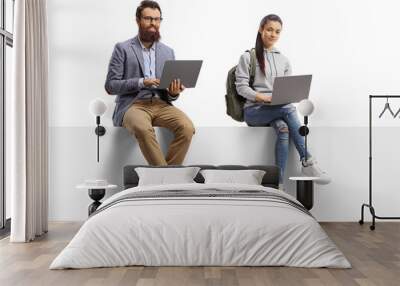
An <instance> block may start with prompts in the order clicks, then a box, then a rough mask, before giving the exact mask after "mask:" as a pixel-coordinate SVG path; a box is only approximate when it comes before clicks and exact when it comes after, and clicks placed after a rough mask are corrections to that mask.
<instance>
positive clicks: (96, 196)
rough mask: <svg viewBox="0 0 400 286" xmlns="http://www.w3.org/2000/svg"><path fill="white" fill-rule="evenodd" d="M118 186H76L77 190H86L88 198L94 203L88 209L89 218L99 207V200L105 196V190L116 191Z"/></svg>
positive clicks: (85, 184)
mask: <svg viewBox="0 0 400 286" xmlns="http://www.w3.org/2000/svg"><path fill="white" fill-rule="evenodd" d="M117 187H118V186H117V185H110V184H105V185H95V184H87V183H84V184H80V185H77V186H76V188H77V189H87V190H88V194H89V197H90V198H91V199H92V200H93V201H94V202H93V203H92V204H91V205H89V207H88V214H89V216H90V215H91V214H92V213H93V212H95V211H96V209H97V208H98V207H99V206H100V205H101V202H100V200H101V199H102V198H104V195H105V194H106V190H107V189H116V188H117Z"/></svg>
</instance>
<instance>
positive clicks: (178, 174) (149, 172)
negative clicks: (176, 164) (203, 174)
mask: <svg viewBox="0 0 400 286" xmlns="http://www.w3.org/2000/svg"><path fill="white" fill-rule="evenodd" d="M199 170H200V168H199V167H182V168H151V167H150V168H145V167H137V168H135V171H136V173H137V174H138V176H139V184H138V185H139V186H148V185H167V184H187V183H195V181H194V180H193V179H194V178H195V177H196V175H197V173H198V172H199Z"/></svg>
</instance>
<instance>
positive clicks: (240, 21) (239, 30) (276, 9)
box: [48, 0, 400, 126]
mask: <svg viewBox="0 0 400 286" xmlns="http://www.w3.org/2000/svg"><path fill="white" fill-rule="evenodd" d="M138 3H139V1H133V0H128V1H127V0H113V1H106V0H85V1H81V0H51V1H48V9H49V37H50V60H51V63H50V72H51V74H50V81H51V83H52V84H51V86H50V124H51V126H87V125H90V124H92V122H93V119H92V118H91V116H90V115H89V114H88V112H87V105H88V103H89V102H90V100H92V99H93V98H95V97H98V96H100V97H103V98H104V99H107V100H109V101H112V100H113V99H112V97H110V96H108V95H106V94H105V92H104V88H103V85H104V80H105V76H106V72H107V65H108V61H109V59H110V56H111V53H112V50H113V47H114V44H115V43H116V42H118V41H124V40H126V39H128V38H131V37H133V36H135V35H136V33H137V26H136V23H135V18H134V15H135V10H136V6H137V5H138ZM159 3H160V5H161V8H162V10H163V16H164V18H165V20H164V21H163V23H162V26H161V34H162V37H163V41H164V42H165V43H166V44H168V45H170V46H171V47H173V48H174V49H175V52H176V55H177V58H179V59H203V60H204V66H203V68H202V71H201V75H200V78H199V81H198V86H197V87H196V89H191V90H187V91H185V93H184V94H183V95H182V97H181V99H180V100H179V102H177V106H179V107H181V108H182V109H183V110H185V111H186V112H187V113H188V114H189V115H190V117H191V118H192V119H193V121H194V123H195V125H196V126H233V125H238V124H237V123H236V122H234V121H233V120H231V119H230V118H228V117H227V116H225V105H224V104H225V102H224V94H225V93H224V92H225V90H224V89H225V79H226V73H227V71H228V70H229V68H230V67H231V66H233V65H235V64H236V63H237V61H238V59H239V56H240V55H241V53H243V52H244V51H245V50H246V49H249V48H251V47H252V46H253V45H254V42H255V36H256V31H257V28H258V24H259V21H260V20H261V18H262V17H263V16H265V15H266V14H268V13H276V14H278V15H280V16H281V17H282V19H283V21H284V26H283V28H284V30H283V33H282V36H281V41H280V42H279V43H278V48H279V49H280V50H281V51H282V52H283V53H284V54H285V55H286V56H288V58H289V59H290V60H291V63H292V66H293V71H294V74H304V73H312V74H313V75H314V77H313V84H312V88H311V99H312V100H313V101H314V102H315V104H316V106H317V109H316V112H315V114H314V115H313V120H312V125H314V126H365V125H367V117H366V112H367V108H368V105H367V96H368V94H370V93H376V92H379V93H393V92H398V91H400V88H399V84H398V78H397V77H396V76H395V75H396V74H398V66H399V64H400V53H399V52H398V51H399V50H400V40H399V37H398V36H397V34H398V27H400V17H398V11H399V10H400V2H398V1H392V0H382V1H379V5H378V4H377V3H376V1H372V0H355V1H346V0H336V1H318V0H304V1H290V0H280V1H268V2H266V1H263V0H250V1H213V0H203V1H194V0H189V1H182V0H161V1H159ZM108 117H109V118H108V120H107V122H106V124H108V125H111V119H110V117H111V110H110V111H109V113H108ZM385 125H386V123H385Z"/></svg>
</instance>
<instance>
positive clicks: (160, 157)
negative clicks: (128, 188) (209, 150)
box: [105, 1, 195, 166]
mask: <svg viewBox="0 0 400 286" xmlns="http://www.w3.org/2000/svg"><path fill="white" fill-rule="evenodd" d="M161 21H162V13H161V8H160V6H159V5H158V3H157V2H155V1H142V2H141V3H140V5H139V7H137V9H136V23H137V25H138V28H139V33H138V35H137V36H136V37H134V38H132V39H129V40H127V41H125V42H121V43H117V44H116V45H115V47H114V51H113V54H112V56H111V60H110V63H109V67H108V74H107V79H106V83H105V89H106V91H107V93H108V94H111V95H116V100H115V102H116V106H115V110H114V114H113V123H114V125H115V126H123V127H125V128H126V129H127V130H128V131H129V133H130V134H131V135H133V136H134V137H136V139H137V141H138V143H139V146H140V150H141V151H142V154H143V156H144V157H145V159H146V160H147V162H148V163H149V165H153V166H163V165H181V164H182V162H183V160H184V158H185V155H186V153H187V151H188V149H189V146H190V142H191V140H192V136H193V134H194V132H195V129H194V126H193V123H192V121H191V120H190V119H189V117H188V116H187V115H186V114H185V113H184V112H182V111H181V110H179V109H178V108H176V107H174V106H173V105H172V103H171V102H172V101H174V100H176V99H177V98H178V97H179V95H180V93H181V92H182V91H183V90H184V89H185V87H184V86H183V85H182V84H181V82H180V81H179V79H175V80H173V81H172V82H171V84H170V85H169V87H168V88H167V89H158V85H159V84H160V77H161V72H162V69H163V66H164V63H165V61H167V60H174V59H175V55H174V51H173V50H172V49H171V48H170V47H168V46H166V45H165V44H163V43H161V42H160V38H161V36H160V24H161ZM154 126H160V127H165V128H167V129H169V130H171V131H172V132H173V133H174V140H173V141H172V142H171V144H170V146H169V149H168V152H167V155H166V156H164V154H163V153H162V151H161V148H160V145H159V143H158V142H157V139H156V135H155V132H154V128H153V127H154Z"/></svg>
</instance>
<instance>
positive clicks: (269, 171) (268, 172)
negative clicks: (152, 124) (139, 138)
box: [124, 165, 279, 189]
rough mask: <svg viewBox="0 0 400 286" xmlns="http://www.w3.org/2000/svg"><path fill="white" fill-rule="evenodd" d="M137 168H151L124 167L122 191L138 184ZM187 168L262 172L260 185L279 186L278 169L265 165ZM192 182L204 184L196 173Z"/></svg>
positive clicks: (201, 177)
mask: <svg viewBox="0 0 400 286" xmlns="http://www.w3.org/2000/svg"><path fill="white" fill-rule="evenodd" d="M137 167H152V168H157V167H153V166H148V165H128V166H125V167H124V189H128V188H132V187H136V186H137V185H138V182H139V177H138V175H137V173H136V172H135V168H137ZM163 167H164V168H165V167H168V168H180V167H185V166H163ZM188 167H200V168H201V169H202V170H205V169H219V170H248V169H252V170H264V171H265V175H264V177H263V179H262V182H261V183H262V185H263V186H265V187H271V188H275V189H277V188H278V185H279V168H278V167H277V166H266V165H250V166H243V165H220V166H214V165H189V166H188ZM194 180H195V181H196V182H197V183H204V178H203V176H202V175H201V174H200V173H198V174H197V176H196V178H194Z"/></svg>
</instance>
